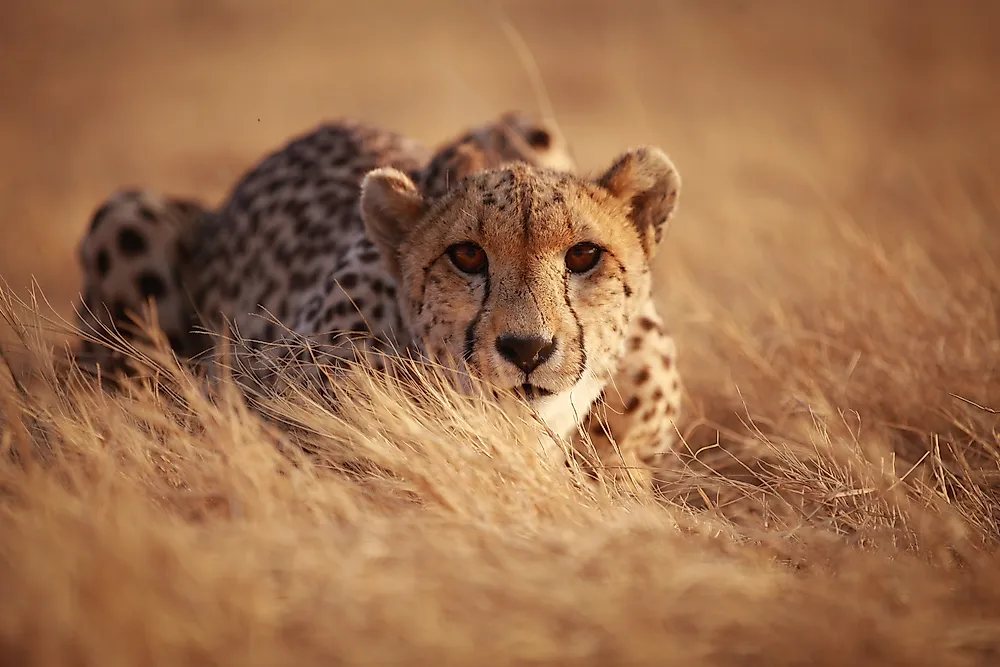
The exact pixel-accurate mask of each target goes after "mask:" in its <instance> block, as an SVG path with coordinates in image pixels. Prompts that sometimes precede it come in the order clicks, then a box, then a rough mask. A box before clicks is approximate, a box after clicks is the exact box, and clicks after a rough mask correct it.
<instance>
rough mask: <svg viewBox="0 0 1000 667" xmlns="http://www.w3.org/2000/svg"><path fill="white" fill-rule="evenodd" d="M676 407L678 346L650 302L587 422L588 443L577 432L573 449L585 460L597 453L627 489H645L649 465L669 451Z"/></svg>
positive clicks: (649, 477) (678, 398)
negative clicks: (612, 376) (632, 485)
mask: <svg viewBox="0 0 1000 667" xmlns="http://www.w3.org/2000/svg"><path fill="white" fill-rule="evenodd" d="M680 403H681V386H680V375H679V373H678V371H677V346H676V344H675V343H674V340H673V338H672V337H671V336H669V335H668V334H667V332H666V329H665V328H664V326H663V320H662V319H661V318H660V316H659V315H658V314H657V312H656V307H655V306H654V305H653V303H652V301H649V302H647V304H646V305H645V306H644V307H643V309H642V311H641V312H640V314H639V316H638V317H637V318H636V320H635V322H634V324H633V325H632V330H631V332H630V333H629V336H628V339H627V341H626V351H625V355H624V357H623V358H622V362H621V365H620V366H619V369H618V372H617V373H616V374H615V375H614V378H613V380H612V382H611V383H609V385H608V387H607V388H606V389H605V391H604V400H603V401H602V402H600V403H598V404H596V405H595V406H594V409H593V410H592V411H591V413H590V415H589V416H588V418H587V423H586V425H585V426H586V429H587V433H588V434H589V436H590V442H587V439H586V437H584V435H583V433H581V434H580V436H579V437H578V439H577V448H578V450H579V451H580V452H581V453H582V454H583V455H584V456H585V457H588V456H589V457H590V458H593V456H594V455H595V454H596V457H597V463H598V464H599V466H600V468H602V469H603V470H604V471H605V472H606V474H608V475H610V476H611V478H612V479H614V480H615V481H619V482H623V483H624V484H625V485H626V487H627V488H628V487H630V486H631V484H632V483H635V484H636V485H637V486H640V487H645V488H649V487H650V486H651V484H652V472H651V470H650V463H651V460H652V459H653V458H654V457H655V456H656V455H657V454H661V453H663V452H666V451H669V450H670V449H672V448H673V446H674V443H675V441H676V439H677V433H676V430H675V428H674V422H675V421H676V420H677V419H678V417H679V414H680ZM630 477H631V479H632V480H633V482H632V483H630V482H629V478H630Z"/></svg>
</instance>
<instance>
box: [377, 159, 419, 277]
mask: <svg viewBox="0 0 1000 667" xmlns="http://www.w3.org/2000/svg"><path fill="white" fill-rule="evenodd" d="M425 210H426V203H425V201H424V198H423V197H422V196H421V195H420V192H419V191H418V190H417V186H416V185H414V184H413V181H411V180H410V178H409V177H408V176H407V175H406V174H404V173H403V172H401V171H399V170H398V169H393V168H391V167H382V168H380V169H375V170H373V171H370V172H368V174H366V175H365V178H364V180H363V181H362V182H361V217H362V219H363V220H364V223H365V231H366V232H367V234H368V238H369V239H371V241H372V242H373V243H374V244H375V245H376V246H377V247H378V249H379V251H381V253H382V258H383V261H385V263H386V267H387V268H388V269H389V272H390V273H391V274H392V275H393V277H394V278H399V247H400V245H402V243H403V241H405V240H406V237H407V232H408V231H409V230H411V229H413V227H414V226H415V225H416V223H417V221H418V220H419V219H420V217H421V216H422V215H423V214H424V211H425Z"/></svg>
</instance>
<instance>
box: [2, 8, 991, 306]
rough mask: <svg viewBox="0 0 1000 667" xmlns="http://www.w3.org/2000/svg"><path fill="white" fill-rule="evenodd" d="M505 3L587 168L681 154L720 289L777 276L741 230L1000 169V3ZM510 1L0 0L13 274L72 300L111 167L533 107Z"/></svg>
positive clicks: (860, 209)
mask: <svg viewBox="0 0 1000 667" xmlns="http://www.w3.org/2000/svg"><path fill="white" fill-rule="evenodd" d="M503 8H504V10H505V12H506V14H507V16H508V17H509V18H510V20H511V22H512V23H513V25H514V26H515V27H516V28H517V30H518V31H519V32H520V34H521V35H522V36H523V39H524V40H525V41H526V42H527V44H528V46H529V47H530V50H531V52H532V54H533V56H534V58H535V59H536V60H537V63H538V67H539V69H540V71H541V74H542V76H543V78H544V81H545V83H546V86H547V88H548V93H549V95H550V96H551V98H552V101H553V105H554V108H555V111H556V114H557V118H558V120H559V122H560V124H561V126H562V128H563V130H564V132H565V133H566V134H567V135H568V138H569V140H570V141H571V142H572V145H573V147H574V150H575V152H576V155H577V157H578V159H579V161H580V163H581V165H582V166H583V167H584V168H586V169H598V168H600V167H602V166H603V165H604V164H605V163H607V162H608V161H610V160H611V159H612V158H613V156H614V155H615V154H616V153H617V152H618V151H621V150H623V149H625V148H627V147H630V146H633V145H637V144H643V143H654V144H658V145H660V146H662V147H663V148H664V149H666V150H667V151H668V152H669V153H670V154H671V156H672V157H674V159H675V160H676V162H677V164H678V165H679V167H680V169H681V171H682V174H683V176H684V180H685V192H684V194H683V203H682V206H683V208H682V214H681V215H680V217H679V218H678V219H677V223H676V225H675V229H674V233H673V235H672V243H671V248H670V251H669V253H668V255H667V259H666V260H665V264H669V263H670V259H671V258H673V259H674V260H677V259H678V258H679V257H695V258H697V259H698V261H699V263H700V262H702V260H708V261H710V262H711V263H712V264H714V265H717V266H724V267H726V270H725V271H722V272H721V274H720V272H719V271H718V270H717V269H712V270H708V271H705V272H704V276H703V279H704V280H705V281H709V282H707V283H705V286H706V287H708V288H710V289H711V288H713V285H717V286H718V287H719V288H720V289H715V292H716V296H717V298H721V299H726V298H727V297H726V293H732V289H733V285H734V284H737V285H742V284H743V283H744V282H745V281H750V282H753V281H755V280H764V281H765V284H766V281H767V280H768V276H769V275H771V274H773V265H772V262H771V261H768V260H772V259H773V257H771V256H768V257H762V256H760V254H759V253H758V252H751V250H760V249H761V248H762V246H761V245H760V244H759V242H760V241H761V239H764V240H765V241H773V242H775V243H777V245H774V244H771V245H768V246H767V247H768V248H769V249H770V251H769V252H768V253H767V254H768V255H772V254H774V253H781V254H789V253H792V254H794V248H795V245H796V244H797V243H800V242H806V241H808V242H814V241H815V235H814V231H813V230H814V229H816V228H818V227H822V226H823V225H824V224H825V223H824V221H823V220H822V219H821V218H822V215H821V214H819V213H818V211H819V209H821V208H825V209H826V210H829V209H830V206H831V202H833V203H834V204H835V205H838V206H843V207H847V208H848V209H849V211H848V212H849V213H851V215H852V217H853V218H855V219H856V221H857V223H858V225H859V226H860V227H861V228H862V229H865V230H866V231H868V232H871V233H874V234H879V233H884V234H887V235H889V238H892V239H895V240H898V239H899V238H900V237H901V236H902V237H912V238H913V239H915V240H917V241H920V240H932V239H926V236H927V234H928V231H927V230H926V229H920V228H919V227H920V226H921V225H919V224H916V223H913V222H911V221H909V220H907V218H906V216H905V215H900V214H899V211H898V210H894V215H892V216H885V215H882V212H881V211H880V209H879V206H878V205H876V204H875V203H873V199H875V198H882V199H884V198H885V197H886V193H889V194H890V195H892V196H894V197H895V199H896V200H904V199H905V198H906V197H907V194H906V191H907V189H908V188H909V187H912V186H914V185H915V184H919V183H920V181H921V179H922V180H923V181H924V182H926V184H927V187H921V188H920V189H921V190H922V191H924V192H925V193H929V195H930V196H931V197H932V196H933V190H934V187H933V181H934V179H935V178H937V177H938V174H939V173H940V171H941V169H942V166H946V167H947V169H948V171H949V172H950V173H952V174H958V175H959V177H961V178H963V179H965V180H966V181H968V182H970V183H972V184H974V185H976V184H978V185H980V186H985V187H988V186H989V185H990V184H991V183H992V182H993V181H994V179H995V176H996V175H997V173H998V169H997V167H998V164H1000V157H998V155H1000V150H998V149H1000V125H998V123H997V122H996V119H997V117H998V111H1000V90H998V81H997V74H996V73H997V67H998V65H1000V44H998V43H997V41H996V40H995V39H994V37H995V26H996V25H998V21H1000V5H998V4H997V3H993V2H989V1H988V0H985V1H982V2H974V1H972V0H965V1H961V2H955V3H952V4H949V5H948V6H947V8H946V9H945V8H944V6H943V5H942V4H941V3H939V2H932V1H926V0H915V1H914V0H911V1H906V0H884V1H880V2H866V1H863V0H850V1H848V2H841V3H823V2H818V1H814V0H807V1H794V0H772V1H769V2H766V3H763V2H758V3H753V2H736V1H733V2H728V1H721V0H709V1H707V2H699V3H687V2H653V1H639V0H630V1H624V2H598V1H595V0H574V1H568V0H567V1H564V2H560V1H555V0H549V1H538V0H530V1H529V0H523V1H522V0H515V1H509V2H505V3H503ZM499 16H500V14H499V13H498V11H497V9H496V5H495V4H494V3H490V2H458V1H456V2H444V1H441V0H435V1H430V2H421V3H412V2H405V1H402V0H386V1H380V2H360V1H359V2H340V1H338V2H333V1H323V2H321V1H310V0H296V1H295V2H288V3H276V2H263V1H261V0H240V1H238V2H237V1H235V0H214V1H212V2H208V1H202V0H148V1H144V2H142V3H136V2H128V1H125V0H92V1H90V2H86V3H80V2H69V1H66V0H50V1H49V2H46V3H26V2H7V3H5V6H4V9H3V17H4V18H3V21H2V22H0V44H3V45H4V46H3V49H4V51H5V56H6V57H5V58H3V59H0V89H2V90H3V91H5V93H4V95H3V98H4V100H3V102H2V103H0V123H2V126H3V128H4V131H3V132H2V133H0V170H2V174H0V231H2V233H3V235H4V236H3V238H4V243H3V244H2V246H0V275H2V276H3V277H4V278H5V279H6V280H7V281H8V282H9V283H10V285H11V286H12V287H13V288H15V289H18V290H21V289H24V288H25V287H26V286H27V285H28V284H29V281H30V279H31V277H32V276H34V277H35V278H36V279H37V281H38V282H39V284H40V285H41V287H42V288H43V290H44V292H45V294H46V295H47V296H48V297H49V298H50V300H51V302H52V304H53V305H54V306H55V307H56V308H57V309H59V310H60V311H62V312H63V313H69V312H70V302H71V300H72V299H73V298H74V296H75V295H76V293H77V290H78V287H79V275H78V271H77V269H76V267H75V264H74V262H75V256H74V251H75V245H76V243H77V241H78V239H79V238H80V236H81V235H82V233H83V230H84V228H85V224H86V222H87V218H88V215H89V214H90V212H91V211H92V210H93V208H94V207H95V206H96V205H97V203H98V202H99V201H100V200H101V199H102V198H103V197H105V196H106V195H108V194H109V193H110V192H111V191H112V190H114V189H115V188H118V187H121V186H125V185H137V186H143V187H150V188H156V189H160V190H164V191H167V192H174V193H188V194H194V195H198V196H201V197H204V198H206V199H208V200H209V201H213V202H214V201H217V200H218V199H219V198H221V197H222V196H223V194H224V193H225V191H226V189H227V188H228V187H229V186H230V185H231V184H232V183H233V181H234V180H235V179H236V178H237V177H238V176H239V175H240V173H241V171H242V170H243V169H245V168H247V167H248V166H249V165H250V164H251V163H252V162H253V161H254V160H255V159H257V158H258V157H260V156H261V154H262V153H263V152H264V151H267V150H270V149H273V148H275V147H277V146H278V145H280V144H281V143H282V142H283V141H285V140H286V139H287V138H288V137H289V136H291V135H293V134H296V133H299V132H302V131H305V130H307V129H309V128H310V127H311V126H313V125H314V124H316V123H318V122H319V121H321V120H323V119H331V118H336V117H337V116H340V115H352V116H357V117H361V118H364V119H367V120H369V121H372V122H376V123H381V124H383V125H386V126H388V127H392V128H395V129H398V130H400V131H402V132H405V133H408V134H410V135H413V136H416V137H418V138H420V139H422V140H425V141H427V142H430V143H433V142H436V141H439V140H442V139H444V138H445V137H447V136H449V135H451V134H453V133H455V132H456V131H458V130H459V129H460V128H462V127H464V126H466V125H469V124H472V123H476V122H481V121H482V120H484V119H486V118H489V117H491V116H493V115H494V114H496V113H497V112H499V111H501V110H504V109H507V108H523V109H528V110H537V109H538V103H537V100H536V97H535V95H534V94H533V91H532V88H531V84H530V80H529V77H528V75H527V74H526V72H525V68H524V66H523V64H522V62H521V60H520V59H519V57H518V55H517V53H516V51H515V50H514V48H513V47H512V45H511V43H510V41H509V40H508V38H507V37H506V36H505V33H504V30H503V28H502V25H501V23H500V18H499ZM895 203H896V201H894V205H895ZM924 226H926V225H924ZM748 241H749V242H750V243H749V245H748ZM786 251H788V252H786ZM800 259H804V261H808V262H812V261H813V260H812V258H811V256H810V257H809V258H808V259H805V258H802V257H801V256H800ZM668 270H669V269H668ZM717 274H720V275H717ZM713 280H714V281H718V282H717V283H715V284H713V283H711V281H713ZM734 297H735V298H734V299H733V301H734V306H735V305H736V304H735V302H737V301H739V298H738V297H739V287H737V288H736V292H735V293H734ZM676 315H677V314H676V313H675V316H676Z"/></svg>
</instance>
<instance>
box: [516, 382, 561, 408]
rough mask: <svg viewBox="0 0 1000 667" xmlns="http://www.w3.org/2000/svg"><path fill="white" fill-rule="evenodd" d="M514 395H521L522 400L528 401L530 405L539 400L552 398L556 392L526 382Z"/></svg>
mask: <svg viewBox="0 0 1000 667" xmlns="http://www.w3.org/2000/svg"><path fill="white" fill-rule="evenodd" d="M514 393H516V394H517V395H519V396H520V397H521V398H524V399H526V400H527V401H528V402H529V403H530V402H531V401H534V400H535V399H537V398H545V397H546V396H552V395H553V394H554V393H555V392H553V391H551V390H549V389H546V388H545V387H539V386H538V385H535V384H531V383H530V382H525V383H524V384H522V385H521V386H520V387H517V388H516V389H515V390H514Z"/></svg>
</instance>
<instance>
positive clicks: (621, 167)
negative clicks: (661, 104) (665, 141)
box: [597, 146, 681, 257]
mask: <svg viewBox="0 0 1000 667" xmlns="http://www.w3.org/2000/svg"><path fill="white" fill-rule="evenodd" d="M597 182H598V184H599V185H600V186H601V187H603V188H605V189H606V190H608V192H610V193H611V194H612V195H614V196H615V197H616V198H618V199H620V200H622V201H624V202H626V203H627V204H628V206H629V218H630V220H631V221H632V224H633V225H635V227H636V229H637V230H638V231H639V237H640V238H641V239H642V244H643V247H644V248H645V250H646V254H647V255H648V256H649V257H652V256H653V254H654V253H655V251H656V247H657V246H658V245H659V243H660V241H661V239H662V238H663V232H664V231H666V229H667V223H668V222H669V220H670V218H671V216H673V214H674V211H675V210H676V209H677V197H678V196H679V195H680V191H681V178H680V175H679V174H678V173H677V168H676V167H674V163H673V162H671V161H670V158H668V157H667V155H666V153H664V152H663V151H661V150H660V149H659V148H655V147H651V146H649V147H645V148H638V149H636V150H633V151H629V152H628V153H625V154H624V155H622V156H620V157H619V158H618V159H617V160H615V162H614V164H612V165H611V167H609V168H608V170H607V171H605V172H604V174H603V175H602V176H601V177H600V178H599V179H598V180H597Z"/></svg>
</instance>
